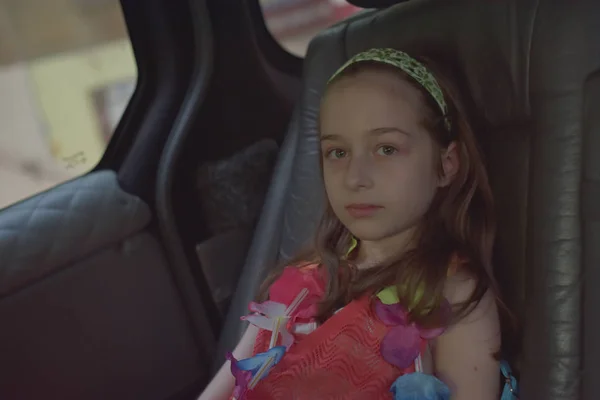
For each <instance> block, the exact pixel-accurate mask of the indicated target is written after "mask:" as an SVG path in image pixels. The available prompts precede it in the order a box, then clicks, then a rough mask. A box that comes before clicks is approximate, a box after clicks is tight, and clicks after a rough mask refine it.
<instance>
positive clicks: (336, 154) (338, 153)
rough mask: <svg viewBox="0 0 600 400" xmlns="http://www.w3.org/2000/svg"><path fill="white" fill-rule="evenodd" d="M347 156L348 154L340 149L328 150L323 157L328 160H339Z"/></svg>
mask: <svg viewBox="0 0 600 400" xmlns="http://www.w3.org/2000/svg"><path fill="white" fill-rule="evenodd" d="M347 155H348V153H347V152H346V151H345V150H342V149H333V150H329V151H328V152H327V153H326V154H325V156H326V157H327V158H330V159H334V160H338V159H340V158H344V157H346V156H347Z"/></svg>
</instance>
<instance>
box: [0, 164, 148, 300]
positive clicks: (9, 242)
mask: <svg viewBox="0 0 600 400" xmlns="http://www.w3.org/2000/svg"><path fill="white" fill-rule="evenodd" d="M98 215H101V216H102V218H97V217H96V216H98ZM150 218H151V214H150V210H149V208H148V206H147V205H146V204H145V203H144V202H142V200H140V199H139V198H137V197H135V196H132V195H129V194H127V193H125V192H124V191H123V190H122V189H121V188H120V187H119V184H118V181H117V176H116V174H115V173H114V172H113V171H98V172H94V173H91V174H89V175H86V176H84V177H82V178H79V179H76V180H73V181H70V182H67V183H64V184H62V185H60V186H58V187H56V188H53V189H52V190H50V191H48V192H45V193H41V194H40V195H38V196H36V197H33V198H30V199H27V200H25V201H23V202H20V203H18V204H15V205H13V206H11V207H9V208H8V209H6V210H3V211H2V212H1V213H0V260H2V262H1V263H0V298H1V297H2V296H6V295H8V294H10V293H12V292H14V291H15V290H18V289H19V288H21V287H23V286H26V285H28V284H30V283H31V282H34V281H36V280H38V279H40V278H42V277H44V276H47V275H49V274H52V273H55V272H57V271H59V270H61V269H64V268H67V267H68V265H69V264H70V263H73V262H74V261H76V260H79V259H81V258H83V257H85V256H86V255H88V254H90V252H92V251H93V250H97V249H99V248H103V247H105V246H107V245H109V244H111V243H113V242H115V241H117V240H119V239H120V238H123V237H127V236H129V235H131V234H133V233H135V232H137V231H140V230H141V229H142V228H143V227H145V226H146V225H147V224H148V223H149V222H150ZM73 243H77V245H76V246H73Z"/></svg>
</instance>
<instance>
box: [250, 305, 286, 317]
mask: <svg viewBox="0 0 600 400" xmlns="http://www.w3.org/2000/svg"><path fill="white" fill-rule="evenodd" d="M248 308H249V309H250V311H252V312H256V313H260V314H263V315H266V316H267V317H269V318H273V317H279V316H282V315H283V313H284V312H285V309H286V308H287V306H286V305H285V304H282V303H277V302H275V301H265V302H264V303H255V302H251V303H250V304H249V305H248Z"/></svg>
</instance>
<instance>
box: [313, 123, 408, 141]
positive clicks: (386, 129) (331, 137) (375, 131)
mask: <svg viewBox="0 0 600 400" xmlns="http://www.w3.org/2000/svg"><path fill="white" fill-rule="evenodd" d="M390 132H395V133H400V134H402V135H405V136H409V137H410V136H413V135H412V134H410V133H409V132H407V131H405V130H403V129H400V128H396V127H391V126H389V127H381V128H375V129H371V130H370V131H368V133H369V134H373V135H383V134H384V133H390ZM341 138H342V136H341V135H337V134H335V133H332V134H327V135H323V136H321V138H320V140H321V142H323V141H325V140H336V139H341Z"/></svg>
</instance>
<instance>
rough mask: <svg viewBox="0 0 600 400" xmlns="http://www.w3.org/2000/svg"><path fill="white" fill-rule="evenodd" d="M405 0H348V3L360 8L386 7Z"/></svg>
mask: <svg viewBox="0 0 600 400" xmlns="http://www.w3.org/2000/svg"><path fill="white" fill-rule="evenodd" d="M405 1H407V0H348V3H350V4H352V5H353V6H356V7H360V8H386V7H390V6H393V5H394V4H398V3H404V2H405Z"/></svg>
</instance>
